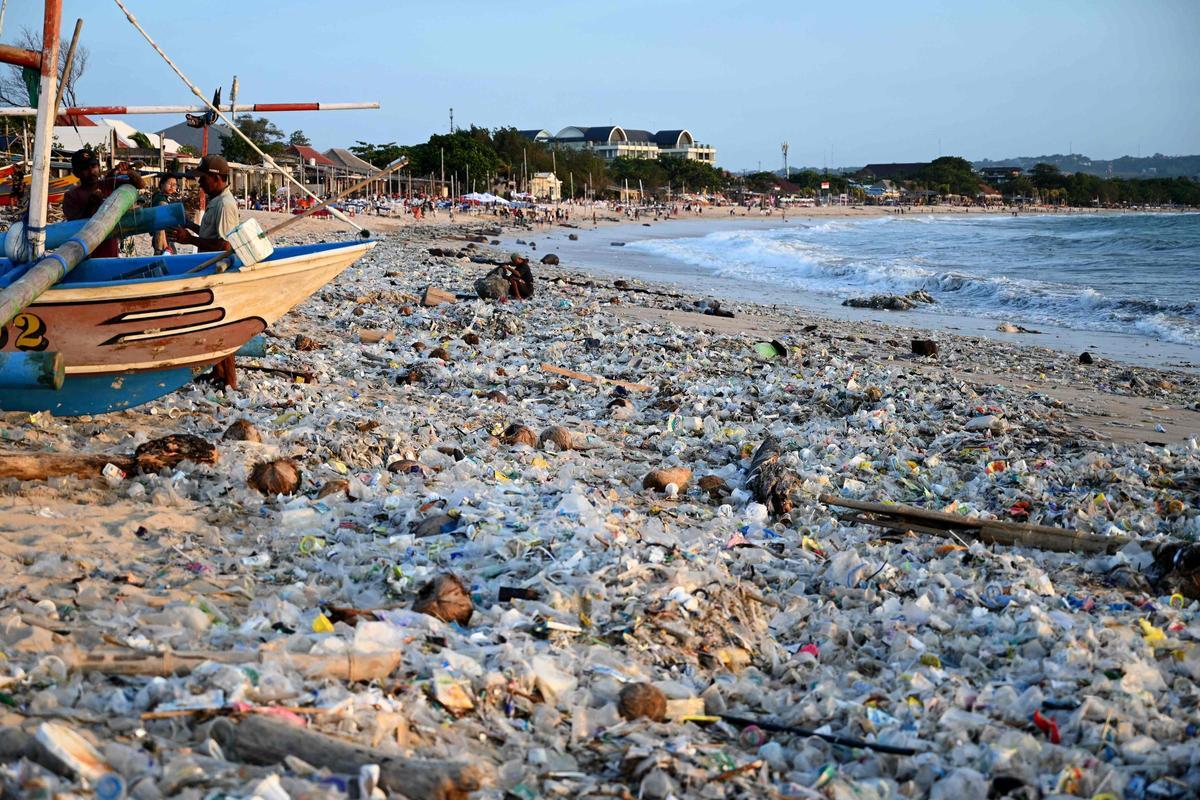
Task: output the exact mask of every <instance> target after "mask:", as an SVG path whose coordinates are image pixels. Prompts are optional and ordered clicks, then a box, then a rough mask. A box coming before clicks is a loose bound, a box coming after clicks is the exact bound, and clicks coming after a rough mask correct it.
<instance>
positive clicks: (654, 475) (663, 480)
mask: <svg viewBox="0 0 1200 800" xmlns="http://www.w3.org/2000/svg"><path fill="white" fill-rule="evenodd" d="M691 482H692V471H691V470H690V469H688V468H687V467H671V468H669V469H656V470H654V471H653V472H648V473H646V477H644V478H642V488H643V489H653V490H654V491H656V492H665V491H666V490H667V485H668V484H671V483H673V484H675V488H677V489H679V490H680V491H683V490H684V489H685V488H687V485H688V484H689V483H691Z"/></svg>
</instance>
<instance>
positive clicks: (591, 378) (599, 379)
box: [542, 364, 654, 392]
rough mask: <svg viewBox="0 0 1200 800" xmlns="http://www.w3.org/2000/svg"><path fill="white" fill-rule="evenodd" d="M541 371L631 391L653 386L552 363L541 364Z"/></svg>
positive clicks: (646, 390)
mask: <svg viewBox="0 0 1200 800" xmlns="http://www.w3.org/2000/svg"><path fill="white" fill-rule="evenodd" d="M542 371H543V372H549V373H551V374H552V375H562V376H563V377H564V378H574V379H575V380H577V381H585V382H587V383H611V384H612V385H613V386H620V387H622V388H624V389H627V390H628V391H631V392H649V391H651V390H652V389H653V388H654V387H653V386H647V385H646V384H644V383H630V382H629V381H618V380H613V379H611V378H605V377H604V376H603V375H588V374H587V373H586V372H576V371H575V370H571V369H563V368H562V367H556V366H554V365H553V364H542Z"/></svg>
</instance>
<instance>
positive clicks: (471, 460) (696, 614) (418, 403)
mask: <svg viewBox="0 0 1200 800" xmlns="http://www.w3.org/2000/svg"><path fill="white" fill-rule="evenodd" d="M458 233H460V232H459V231H457V230H454V229H448V228H443V229H440V230H437V231H431V230H429V229H426V230H424V231H415V230H414V231H404V232H401V233H399V234H396V235H395V236H392V237H391V238H389V239H388V240H387V241H386V242H384V243H383V244H381V245H380V246H379V247H378V248H376V249H375V250H374V251H373V252H372V253H371V254H370V255H368V256H367V257H366V258H364V259H363V260H362V261H361V262H360V263H359V264H357V265H356V266H355V267H352V268H351V269H350V270H349V271H348V272H347V273H346V274H345V275H344V276H343V277H342V278H341V279H340V280H339V281H338V282H336V283H334V284H332V285H330V286H328V287H326V288H325V289H324V290H323V291H321V292H319V293H318V294H317V295H316V296H314V298H313V299H312V300H311V301H310V302H309V303H307V304H306V305H304V306H302V307H301V308H300V309H298V310H297V311H296V312H294V313H293V314H291V315H289V317H287V318H286V319H285V320H284V321H283V322H282V323H281V324H280V326H278V330H276V331H275V332H274V338H272V339H270V342H269V346H268V355H267V357H266V358H264V359H260V360H258V361H257V362H256V365H257V366H259V367H263V368H265V371H256V372H248V373H245V375H243V377H242V382H241V389H240V390H239V391H237V392H230V393H225V392H224V391H221V390H218V389H215V388H213V387H212V386H208V385H204V384H195V385H193V386H191V387H189V388H187V389H185V390H183V391H181V392H178V393H176V394H174V395H171V396H169V397H166V398H164V399H162V400H160V401H158V402H156V403H154V404H153V405H151V406H147V407H144V408H142V409H138V410H135V411H131V412H126V413H122V414H115V415H111V416H108V417H105V418H95V419H84V420H59V419H55V418H53V417H49V416H46V415H42V414H39V415H35V416H33V417H29V416H28V415H15V414H8V415H5V417H4V423H5V424H4V426H3V433H2V436H3V438H4V439H5V440H6V445H7V446H8V447H9V449H13V448H18V449H23V450H30V451H38V450H53V451H60V452H67V451H88V452H96V451H101V452H107V451H111V452H130V451H132V450H133V449H134V448H135V447H136V446H137V445H138V444H141V443H143V442H145V441H147V440H148V439H152V438H155V437H157V436H161V435H164V434H166V433H189V434H195V435H198V436H201V437H203V438H205V439H206V440H208V441H210V442H212V443H213V444H215V445H216V446H217V449H218V453H219V458H218V460H217V461H216V463H214V464H203V465H195V464H191V463H185V464H184V465H181V466H180V467H177V468H172V469H167V470H164V471H162V472H161V473H159V474H140V475H138V474H122V473H121V471H120V470H116V471H115V472H107V471H106V473H105V474H104V475H103V476H99V477H96V478H54V479H51V480H49V481H46V482H27V483H23V484H21V483H17V482H16V481H8V482H5V483H4V484H3V485H2V486H0V488H2V490H3V491H2V492H0V532H2V534H0V578H2V579H3V580H2V584H3V586H4V587H5V588H4V590H3V599H2V602H0V634H2V637H3V638H2V648H3V655H4V658H3V659H2V660H0V703H3V706H0V714H3V717H4V718H3V722H2V725H3V728H2V729H0V733H3V734H4V736H3V737H0V746H2V747H3V748H4V749H3V750H0V755H3V760H4V761H5V762H6V766H4V768H3V776H2V779H3V781H4V785H5V787H6V789H9V790H11V791H14V792H16V793H18V794H20V793H30V792H34V791H42V792H45V793H53V792H55V791H72V790H78V789H79V788H80V787H90V789H91V790H94V791H95V793H96V794H97V795H98V796H99V795H100V794H101V791H102V789H103V791H107V792H110V793H109V794H107V795H104V796H107V797H119V796H122V794H125V795H126V796H129V797H136V798H157V797H167V796H185V797H196V798H200V797H216V796H229V797H252V796H253V797H270V798H276V797H287V796H320V794H321V793H327V794H328V796H343V795H344V794H346V793H352V794H353V795H354V796H367V795H371V794H373V793H380V792H390V793H392V794H399V795H403V794H405V792H406V789H407V790H408V792H410V793H412V795H411V796H414V797H415V796H419V795H418V794H417V793H420V794H423V795H425V796H438V797H453V796H458V795H457V794H456V792H463V793H465V792H469V791H471V790H473V789H475V788H476V786H478V785H482V786H483V788H482V789H480V790H479V796H482V797H492V798H500V797H511V798H522V799H523V800H528V799H531V798H535V797H585V796H606V795H607V796H616V797H645V798H667V797H705V798H722V797H731V798H732V797H764V796H777V797H799V798H815V797H833V798H851V797H854V798H893V797H934V798H966V797H985V796H994V797H1004V796H1010V797H1044V796H1050V795H1055V796H1077V797H1101V796H1103V797H1110V796H1111V797H1125V798H1143V797H1144V798H1171V797H1187V796H1194V793H1195V792H1196V791H1197V789H1198V788H1200V739H1198V738H1197V725H1200V705H1198V703H1200V690H1198V689H1197V683H1196V681H1197V679H1198V678H1200V648H1197V646H1196V642H1197V640H1198V639H1200V615H1198V614H1197V611H1198V609H1200V606H1198V605H1197V602H1196V601H1195V600H1192V599H1190V598H1187V597H1184V596H1183V595H1182V594H1178V595H1168V596H1157V595H1153V594H1146V593H1143V592H1139V591H1137V590H1136V589H1131V588H1129V585H1128V584H1116V583H1114V582H1113V581H1112V580H1111V576H1112V574H1113V573H1114V571H1125V572H1127V573H1129V572H1132V573H1136V572H1137V571H1138V570H1139V569H1142V568H1144V567H1145V560H1146V553H1145V552H1144V550H1143V549H1142V548H1140V547H1138V546H1137V545H1133V546H1131V547H1129V548H1126V550H1124V551H1122V552H1120V553H1118V554H1116V555H1113V556H1104V557H1082V556H1076V555H1069V554H1059V553H1046V552H1040V551H1037V550H1030V549H1021V548H1005V547H994V548H993V547H987V546H985V545H983V544H982V543H980V542H978V541H969V540H963V541H961V542H954V541H948V540H946V539H942V538H935V537H931V536H922V535H916V534H906V533H902V532H895V531H885V530H881V529H880V528H877V527H871V526H866V525H856V524H850V523H846V522H843V521H842V520H840V519H839V516H838V510H837V509H833V508H830V507H827V506H825V505H823V504H821V503H819V502H818V501H817V500H816V497H817V495H819V494H820V493H823V492H824V493H834V494H838V495H843V496H846V497H851V498H862V499H872V500H881V501H895V502H902V503H908V504H915V505H920V506H924V507H926V508H931V509H938V510H946V511H950V512H952V513H970V514H977V515H981V516H984V517H987V518H999V519H1006V520H1016V521H1029V522H1037V523H1041V524H1046V525H1059V526H1065V527H1071V528H1076V529H1079V530H1083V531H1089V532H1094V533H1100V534H1106V535H1112V534H1121V535H1132V536H1135V537H1139V538H1140V539H1143V540H1145V542H1146V545H1147V547H1148V546H1149V544H1150V543H1152V542H1154V541H1159V540H1161V539H1163V538H1165V537H1176V538H1180V539H1185V540H1195V539H1197V538H1200V512H1198V510H1197V505H1198V498H1200V447H1198V445H1197V443H1196V441H1195V439H1192V440H1190V441H1181V442H1175V443H1167V444H1164V445H1146V444H1120V443H1112V442H1102V441H1098V440H1096V439H1094V438H1091V437H1089V436H1087V435H1086V433H1083V432H1081V429H1080V427H1079V426H1078V425H1077V424H1076V423H1075V422H1074V421H1073V420H1072V418H1071V417H1070V416H1069V413H1070V409H1069V407H1068V406H1066V404H1064V403H1062V402H1060V401H1057V400H1054V399H1053V398H1052V397H1050V396H1049V395H1047V394H1042V393H1039V392H1035V391H1025V390H1020V389H1014V388H1011V387H1010V388H1000V387H998V386H987V385H980V384H978V383H976V382H975V381H974V380H972V378H971V376H972V374H973V373H974V372H976V371H990V373H992V374H1013V373H1021V372H1029V373H1036V372H1053V373H1055V374H1057V375H1060V376H1061V377H1062V380H1063V381H1064V382H1067V383H1072V382H1085V381H1086V382H1088V383H1089V384H1104V385H1105V387H1106V388H1107V389H1108V390H1111V391H1113V392H1114V393H1118V394H1132V395H1136V396H1144V397H1151V398H1155V399H1156V400H1157V401H1159V402H1169V403H1175V404H1183V405H1187V404H1189V403H1195V401H1196V397H1197V393H1196V391H1197V380H1196V378H1195V376H1188V375H1186V374H1171V375H1169V376H1165V377H1164V374H1163V373H1156V372H1153V371H1150V370H1143V369H1139V368H1132V367H1124V366H1107V367H1103V366H1090V367H1086V368H1084V367H1081V366H1078V365H1075V364H1071V363H1069V360H1068V359H1065V358H1064V357H1062V356H1061V355H1059V354H1055V353H1052V352H1051V351H1044V350H1029V349H1020V348H1017V347H1015V346H1012V345H1008V344H1004V343H995V342H979V341H975V340H968V339H954V338H953V337H948V336H943V337H940V339H941V348H940V354H939V359H938V360H937V361H936V362H935V363H932V364H929V363H921V362H919V361H918V360H915V359H913V358H912V357H911V355H910V354H908V353H907V352H906V351H907V349H908V346H907V341H908V338H907V336H906V334H904V333H898V332H896V330H894V329H889V328H884V327H882V326H872V325H867V324H863V323H857V324H853V323H843V322H835V321H830V320H824V319H819V318H809V317H808V316H806V315H803V314H800V313H791V314H786V315H783V316H780V315H779V314H775V315H774V316H772V313H771V312H769V311H768V310H767V309H757V308H754V307H753V306H749V305H746V304H741V305H739V306H738V307H737V316H738V319H737V320H735V321H734V322H737V323H741V324H744V325H745V326H746V328H747V330H746V331H744V332H738V331H737V330H735V329H733V328H730V327H724V326H722V327H715V328H714V327H710V323H711V324H715V322H711V320H710V318H709V317H700V316H697V317H696V321H695V322H694V325H693V326H692V327H682V326H677V325H674V324H668V323H666V322H664V321H662V320H660V319H656V318H655V317H654V315H653V313H649V312H648V313H644V314H635V313H633V311H634V310H636V309H643V310H645V309H650V310H653V309H655V308H657V307H658V303H660V302H661V299H660V298H658V297H657V296H655V295H653V294H637V295H635V294H628V293H623V292H622V291H621V290H619V289H615V288H613V286H612V284H611V283H608V282H603V281H599V280H593V279H587V278H581V277H580V276H578V275H577V274H576V273H572V272H570V271H569V270H568V269H566V268H553V269H549V268H546V267H542V268H541V269H540V270H538V272H537V275H538V282H537V293H536V295H535V296H534V297H533V298H532V299H531V300H528V301H522V302H501V303H488V302H484V301H480V300H471V299H459V300H458V301H457V302H452V303H443V304H440V305H436V306H433V307H424V306H422V305H421V304H420V298H421V294H422V291H423V290H424V288H425V287H426V286H428V285H431V284H432V285H436V286H438V287H441V288H442V289H444V290H447V291H458V292H464V293H469V292H470V291H471V288H470V287H471V286H472V285H473V283H474V281H475V279H477V278H479V277H480V276H481V275H482V274H483V273H484V272H485V271H486V270H487V269H489V268H490V267H489V266H487V265H480V264H476V263H473V262H471V261H470V260H469V257H466V256H464V257H462V258H459V257H457V256H456V255H454V253H455V252H457V251H456V250H455V249H448V250H447V252H450V253H451V255H450V256H449V257H446V256H431V255H429V253H428V248H429V245H430V244H432V243H434V242H444V241H446V240H447V239H448V238H449V237H450V236H451V235H452V234H453V235H457V234H458ZM461 246H462V245H461V244H460V243H459V244H457V245H456V247H457V248H461ZM561 255H562V257H563V260H564V261H569V258H568V254H567V253H566V252H565V251H563V252H562V253H561ZM626 285H628V284H626ZM614 298H618V303H616V304H614V303H613V299H614ZM669 307H675V306H674V304H673V303H672V305H670V306H669ZM721 322H722V323H724V322H725V321H724V320H722V321H721ZM780 324H782V325H783V326H784V331H785V332H784V333H783V334H779V338H778V341H772V342H770V346H763V347H756V344H760V343H762V341H763V338H762V335H761V334H756V332H755V330H754V329H755V328H756V327H763V326H770V325H780ZM298 336H299V337H300V338H301V339H305V340H306V341H305V342H304V346H303V348H299V347H298V344H299V342H298V339H297V337H298ZM768 338H775V337H768ZM544 365H548V366H549V367H552V368H556V369H559V370H568V371H572V372H577V373H582V374H584V375H585V376H589V377H591V378H599V380H579V379H576V378H572V377H568V376H566V375H564V374H561V372H556V371H554V369H547V368H546V367H545V366H544ZM272 368H276V369H278V370H284V371H277V372H271V371H269V370H270V369H272ZM286 370H293V371H296V370H300V371H304V372H306V373H309V374H311V376H312V377H313V379H314V380H312V381H304V382H295V381H294V380H293V377H294V375H293V373H288V372H286ZM617 382H620V383H617ZM1165 386H1169V388H1164V387H1165ZM239 420H245V421H246V423H249V425H250V426H252V428H253V429H254V430H255V431H256V433H257V436H254V435H249V434H248V433H247V431H246V424H245V423H240V426H239V427H238V428H237V429H236V432H235V433H232V434H231V435H230V436H229V437H225V438H223V434H224V433H225V432H226V430H227V429H229V428H230V426H231V425H234V424H235V423H238V421H239ZM768 435H770V436H774V437H777V438H778V439H779V441H780V442H781V444H782V446H783V450H784V452H785V455H784V456H783V460H782V463H783V464H784V465H786V466H787V467H788V468H789V469H790V470H791V471H793V472H794V473H795V475H796V477H797V480H798V484H799V488H800V492H799V497H798V498H797V502H796V504H795V507H794V508H793V509H792V510H791V511H790V513H787V514H783V515H779V514H773V513H771V511H770V510H769V509H768V508H767V507H766V506H765V505H763V504H761V503H759V502H757V501H756V500H755V499H754V497H753V496H752V492H751V490H750V489H749V488H748V486H747V479H748V469H749V466H750V459H751V457H752V455H753V454H754V451H755V449H756V448H757V447H758V446H759V444H760V443H761V442H762V441H763V440H764V438H765V437H767V436H768ZM255 438H259V439H261V441H255ZM277 459H289V460H290V463H291V464H292V466H291V467H286V465H284V467H273V468H272V470H273V471H272V472H270V474H269V475H267V474H266V473H262V472H261V467H260V465H262V464H264V463H267V462H273V463H279V462H276V460H277ZM256 468H257V469H259V470H260V473H259V478H258V479H256V480H255V481H253V483H254V486H252V485H251V483H252V482H251V481H250V479H251V477H252V476H253V475H255V472H256ZM293 469H294V472H288V471H287V470H293ZM280 470H283V472H284V474H281V473H280ZM293 479H296V480H298V481H299V484H298V487H297V488H296V490H295V491H294V492H292V493H290V494H271V492H275V491H281V490H284V491H286V489H288V488H291V485H292V481H293ZM255 486H258V487H259V488H255ZM264 487H265V488H264ZM447 576H455V577H456V578H457V581H455V580H451V579H450V578H449V577H447ZM414 604H415V606H416V607H414ZM422 611H423V612H425V613H422ZM131 651H136V652H135V653H133V655H130V653H131ZM644 684H649V685H650V686H649V687H646V686H644ZM655 690H657V693H656V691H655ZM254 725H259V726H260V727H259V728H255V727H253V726H254ZM271 725H277V726H288V727H287V728H284V730H295V731H301V732H302V733H303V734H313V736H312V737H308V738H305V737H303V736H301V734H299V733H298V734H296V736H298V737H300V738H297V739H296V740H295V743H294V747H295V748H297V749H295V750H293V751H292V752H291V753H290V754H289V755H288V756H287V757H286V758H285V757H283V756H279V757H278V758H276V756H275V755H273V754H272V753H270V752H267V751H266V749H265V745H263V744H262V742H261V741H259V740H265V739H269V740H272V741H274V740H276V737H275V735H274V734H272V735H270V736H265V735H261V730H266V731H275V730H277V729H276V728H272V727H270V726H271ZM242 726H246V727H242ZM796 729H804V730H805V731H809V732H812V731H815V732H817V733H818V734H822V735H824V736H825V737H826V738H822V737H821V736H820V735H818V736H810V735H803V734H799V733H796V732H794V731H795V730H796ZM256 731H260V733H258V734H256V733H255V732H256ZM322 735H323V736H325V737H327V738H321V736H322ZM314 737H315V738H314ZM838 737H840V740H841V741H845V740H852V741H857V742H858V744H853V743H851V744H845V743H843V744H838V743H835V742H833V741H829V740H828V739H830V738H833V739H838ZM280 741H288V742H290V741H292V740H291V739H287V738H285V739H282V740H280ZM347 742H352V743H354V744H355V745H356V746H357V747H358V748H359V749H358V750H353V748H347V747H346V743H347ZM872 746H882V747H885V748H886V747H891V748H897V749H899V750H901V751H907V750H911V751H912V754H911V755H897V754H889V753H885V752H878V751H876V750H874V749H872ZM22 748H23V749H22ZM351 750H353V752H351ZM394 759H410V760H411V761H394ZM464 762H466V763H469V764H471V765H472V769H474V770H476V771H475V772H471V774H469V775H466V774H463V773H462V772H461V770H460V767H461V765H462V764H463V763H464ZM398 765H399V766H398ZM454 765H459V766H454ZM401 767H402V768H401ZM405 775H407V776H416V777H415V778H411V780H415V781H417V782H418V783H414V784H405V783H404V780H408V779H402V778H401V776H405ZM422 780H424V781H427V783H420V781H422ZM414 787H420V788H414ZM47 796H48V795H47Z"/></svg>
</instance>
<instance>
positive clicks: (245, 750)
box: [209, 715, 494, 800]
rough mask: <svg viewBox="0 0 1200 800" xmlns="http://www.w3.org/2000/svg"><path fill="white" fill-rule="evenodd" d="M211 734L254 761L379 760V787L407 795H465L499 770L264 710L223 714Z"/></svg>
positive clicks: (327, 764) (347, 766)
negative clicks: (363, 739) (393, 748)
mask: <svg viewBox="0 0 1200 800" xmlns="http://www.w3.org/2000/svg"><path fill="white" fill-rule="evenodd" d="M209 731H210V735H211V736H212V738H213V739H215V740H216V742H217V743H218V744H219V745H221V747H222V749H223V750H224V751H225V753H226V755H227V756H229V757H230V758H235V759H237V760H239V761H245V762H248V763H251V764H268V765H269V764H281V763H283V761H284V759H286V758H287V757H288V756H292V757H295V758H299V759H300V760H301V761H304V762H305V763H307V764H311V765H313V766H314V767H318V768H327V769H332V770H336V771H338V772H347V771H350V770H355V771H356V770H358V769H359V768H360V767H362V766H364V765H366V764H378V765H379V786H380V788H381V789H383V790H384V791H387V792H392V793H395V794H399V795H402V796H404V797H421V798H429V799H430V800H465V799H466V797H467V796H468V795H470V794H471V793H472V792H477V791H479V790H480V789H483V788H485V787H486V786H487V785H488V784H489V783H490V782H491V780H492V777H493V772H494V770H493V769H492V767H491V766H490V765H488V764H486V763H484V762H478V761H477V762H476V763H467V762H464V761H433V760H426V759H416V758H403V757H401V756H396V755H392V754H391V753H385V752H383V751H381V750H375V749H373V748H370V747H362V746H360V745H357V744H353V743H351V742H347V741H343V740H342V739H337V738H334V737H332V736H327V735H325V734H323V733H318V732H316V731H311V730H307V729H305V728H301V727H299V726H296V725H291V724H289V723H287V722H283V721H281V720H277V719H272V718H269V717H265V716H262V715H254V716H250V717H247V718H246V719H244V720H242V721H241V722H234V721H233V720H230V719H227V718H224V717H222V718H220V719H217V720H215V721H214V722H213V724H212V727H211V728H210V729H209Z"/></svg>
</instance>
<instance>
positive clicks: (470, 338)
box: [462, 333, 479, 347]
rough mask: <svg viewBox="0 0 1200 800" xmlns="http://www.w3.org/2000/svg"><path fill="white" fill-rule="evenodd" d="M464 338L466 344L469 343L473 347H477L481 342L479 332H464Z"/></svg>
mask: <svg viewBox="0 0 1200 800" xmlns="http://www.w3.org/2000/svg"><path fill="white" fill-rule="evenodd" d="M462 340H463V343H464V344H469V345H471V346H472V347H476V346H478V344H479V334H476V333H467V334H464V335H463V337H462Z"/></svg>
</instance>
